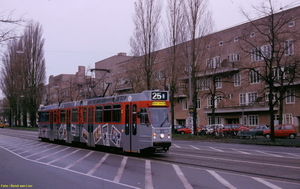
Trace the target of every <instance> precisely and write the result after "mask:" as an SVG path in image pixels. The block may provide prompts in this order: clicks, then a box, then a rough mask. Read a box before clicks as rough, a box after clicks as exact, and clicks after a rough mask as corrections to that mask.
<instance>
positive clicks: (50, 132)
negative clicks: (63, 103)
mask: <svg viewBox="0 0 300 189" xmlns="http://www.w3.org/2000/svg"><path fill="white" fill-rule="evenodd" d="M54 111H55V110H54ZM49 113H50V115H49V120H50V128H49V132H48V134H49V136H48V137H49V139H50V140H53V122H54V115H53V111H50V112H49Z"/></svg>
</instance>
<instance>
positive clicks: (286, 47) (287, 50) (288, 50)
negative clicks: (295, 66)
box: [284, 40, 294, 55]
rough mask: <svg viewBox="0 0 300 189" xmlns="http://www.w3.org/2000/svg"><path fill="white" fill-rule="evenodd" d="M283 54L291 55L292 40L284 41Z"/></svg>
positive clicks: (292, 51)
mask: <svg viewBox="0 0 300 189" xmlns="http://www.w3.org/2000/svg"><path fill="white" fill-rule="evenodd" d="M284 54H285V55H292V54H294V41H293V40H288V41H285V42H284Z"/></svg>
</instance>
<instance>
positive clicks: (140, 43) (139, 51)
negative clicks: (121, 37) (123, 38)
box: [130, 0, 162, 89]
mask: <svg viewBox="0 0 300 189" xmlns="http://www.w3.org/2000/svg"><path fill="white" fill-rule="evenodd" d="M161 10H162V4H161V1H160V0H138V1H137V2H136V3H135V16H134V24H135V31H134V33H133V36H132V37H131V38H130V45H131V49H132V54H133V55H134V56H142V61H141V62H140V63H139V65H140V67H141V68H142V71H143V75H144V77H145V78H144V80H145V84H146V86H147V89H152V83H153V78H152V77H153V64H154V61H155V54H156V51H157V50H158V48H159V47H160V38H159V27H160V25H159V24H160V19H161Z"/></svg>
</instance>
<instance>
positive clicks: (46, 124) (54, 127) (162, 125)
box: [38, 90, 172, 153]
mask: <svg viewBox="0 0 300 189" xmlns="http://www.w3.org/2000/svg"><path fill="white" fill-rule="evenodd" d="M169 106H170V102H169V94H168V92H167V91H157V90H155V91H154V90H152V91H143V92H141V93H135V94H123V95H117V96H110V97H97V98H92V99H85V100H81V101H74V102H64V103H61V104H60V105H58V104H54V105H47V106H41V107H40V108H39V110H38V114H39V119H38V127H39V129H38V137H39V138H40V139H41V140H43V141H63V142H66V143H82V144H85V145H87V146H89V147H97V146H100V147H101V146H102V147H108V148H119V149H120V150H122V151H124V152H133V153H141V152H143V151H150V152H153V153H158V152H167V151H168V150H169V147H170V146H171V140H172V136H171V133H172V132H171V131H172V130H171V125H170V122H169V121H170V117H169Z"/></svg>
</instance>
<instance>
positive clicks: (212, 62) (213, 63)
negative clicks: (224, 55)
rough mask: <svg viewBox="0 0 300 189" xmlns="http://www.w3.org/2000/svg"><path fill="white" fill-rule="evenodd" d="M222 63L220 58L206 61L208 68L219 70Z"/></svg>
mask: <svg viewBox="0 0 300 189" xmlns="http://www.w3.org/2000/svg"><path fill="white" fill-rule="evenodd" d="M220 63H221V61H220V56H216V57H213V58H212V59H206V67H207V68H219V67H220Z"/></svg>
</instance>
